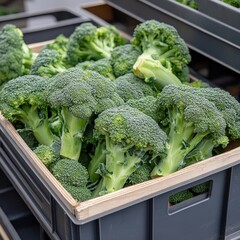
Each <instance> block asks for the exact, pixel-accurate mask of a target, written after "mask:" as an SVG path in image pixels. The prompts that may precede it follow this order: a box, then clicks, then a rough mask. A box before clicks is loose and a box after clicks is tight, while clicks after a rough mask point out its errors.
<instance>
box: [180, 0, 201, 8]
mask: <svg viewBox="0 0 240 240" xmlns="http://www.w3.org/2000/svg"><path fill="white" fill-rule="evenodd" d="M176 1H177V2H180V3H182V4H184V5H186V6H188V7H191V8H193V9H198V4H197V3H196V2H195V0H176Z"/></svg>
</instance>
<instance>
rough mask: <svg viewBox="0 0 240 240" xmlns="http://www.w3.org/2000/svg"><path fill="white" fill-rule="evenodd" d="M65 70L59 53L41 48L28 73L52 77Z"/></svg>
mask: <svg viewBox="0 0 240 240" xmlns="http://www.w3.org/2000/svg"><path fill="white" fill-rule="evenodd" d="M65 70H66V67H65V66H64V64H63V61H62V56H61V55H60V53H58V52H57V51H56V50H53V49H43V50H42V51H41V52H40V53H39V54H38V56H37V57H36V59H35V61H34V62H33V64H32V66H31V72H30V74H32V75H38V76H42V77H52V76H54V75H56V74H57V73H59V72H63V71H65Z"/></svg>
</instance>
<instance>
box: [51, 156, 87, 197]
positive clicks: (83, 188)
mask: <svg viewBox="0 0 240 240" xmlns="http://www.w3.org/2000/svg"><path fill="white" fill-rule="evenodd" d="M52 173H53V176H54V177H55V178H56V179H57V180H58V181H59V182H60V183H61V184H62V185H63V187H64V188H65V189H66V190H67V191H68V192H69V193H70V194H71V195H72V197H73V198H75V199H76V200H78V201H85V200H87V199H90V198H91V191H90V190H89V189H88V187H87V184H88V180H89V174H88V171H87V169H86V168H85V167H84V166H83V165H82V164H81V163H80V162H78V161H75V160H70V159H61V160H59V161H57V162H56V164H55V165H54V166H53V168H52Z"/></svg>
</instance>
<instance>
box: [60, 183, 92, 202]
mask: <svg viewBox="0 0 240 240" xmlns="http://www.w3.org/2000/svg"><path fill="white" fill-rule="evenodd" d="M62 185H63V187H64V188H65V189H66V190H67V191H68V192H69V193H70V194H71V195H72V197H73V198H74V199H76V200H77V201H80V202H83V201H86V200H88V199H90V198H91V194H92V193H91V191H90V190H89V189H88V188H87V187H86V186H83V187H76V186H71V185H68V184H64V183H63V184H62Z"/></svg>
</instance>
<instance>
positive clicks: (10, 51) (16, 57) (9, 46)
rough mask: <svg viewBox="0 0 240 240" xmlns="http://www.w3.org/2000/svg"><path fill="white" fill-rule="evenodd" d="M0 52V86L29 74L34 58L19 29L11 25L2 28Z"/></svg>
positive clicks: (0, 32)
mask: <svg viewBox="0 0 240 240" xmlns="http://www.w3.org/2000/svg"><path fill="white" fill-rule="evenodd" d="M0 52H1V60H0V85H2V84H3V83H4V82H7V81H8V80H10V79H13V78H16V77H19V76H22V75H26V74H29V72H30V67H31V65H32V62H33V60H34V57H33V53H32V51H31V49H29V48H28V46H27V45H26V44H25V42H24V40H23V33H22V31H21V30H20V29H19V28H17V27H16V26H14V25H11V24H7V25H5V26H4V27H3V28H2V30H1V31H0Z"/></svg>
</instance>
